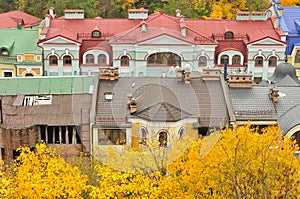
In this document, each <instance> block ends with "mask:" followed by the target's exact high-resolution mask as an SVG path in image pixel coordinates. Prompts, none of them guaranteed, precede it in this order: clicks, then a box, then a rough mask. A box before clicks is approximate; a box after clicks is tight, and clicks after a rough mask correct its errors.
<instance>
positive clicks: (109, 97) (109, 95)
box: [104, 92, 114, 101]
mask: <svg viewBox="0 0 300 199" xmlns="http://www.w3.org/2000/svg"><path fill="white" fill-rule="evenodd" d="M113 96H114V94H113V93H112V92H106V93H104V100H105V101H111V100H112V99H113Z"/></svg>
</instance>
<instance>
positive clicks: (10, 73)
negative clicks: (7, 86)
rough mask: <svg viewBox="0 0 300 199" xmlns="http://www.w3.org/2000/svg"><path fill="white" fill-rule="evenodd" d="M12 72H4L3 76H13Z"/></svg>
mask: <svg viewBox="0 0 300 199" xmlns="http://www.w3.org/2000/svg"><path fill="white" fill-rule="evenodd" d="M12 74H13V73H12V72H6V71H5V72H3V77H12Z"/></svg>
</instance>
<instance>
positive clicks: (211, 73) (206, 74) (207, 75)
mask: <svg viewBox="0 0 300 199" xmlns="http://www.w3.org/2000/svg"><path fill="white" fill-rule="evenodd" d="M220 74H221V73H220V69H215V68H210V69H209V68H205V69H203V73H202V75H201V79H202V80H203V81H210V80H219V79H220Z"/></svg>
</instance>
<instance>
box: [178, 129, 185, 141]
mask: <svg viewBox="0 0 300 199" xmlns="http://www.w3.org/2000/svg"><path fill="white" fill-rule="evenodd" d="M185 135H186V129H185V127H181V128H180V129H179V131H178V137H179V138H182V137H184V136H185Z"/></svg>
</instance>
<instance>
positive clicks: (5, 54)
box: [0, 48, 9, 56]
mask: <svg viewBox="0 0 300 199" xmlns="http://www.w3.org/2000/svg"><path fill="white" fill-rule="evenodd" d="M8 55H9V53H8V51H7V50H6V49H4V48H2V49H1V51H0V56H8Z"/></svg>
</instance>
